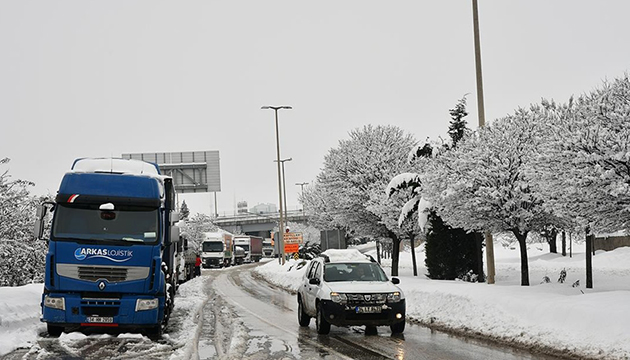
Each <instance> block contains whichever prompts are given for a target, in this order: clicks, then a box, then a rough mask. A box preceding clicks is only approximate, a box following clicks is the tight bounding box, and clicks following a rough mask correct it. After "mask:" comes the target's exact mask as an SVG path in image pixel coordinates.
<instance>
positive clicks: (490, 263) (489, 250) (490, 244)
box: [472, 0, 494, 284]
mask: <svg viewBox="0 0 630 360" xmlns="http://www.w3.org/2000/svg"><path fill="white" fill-rule="evenodd" d="M472 4H473V32H474V37H475V69H476V75H477V116H478V117H479V127H480V128H481V127H484V126H485V125H486V115H485V109H484V105H483V80H482V79H483V77H482V76H481V42H480V41H479V10H478V9H477V0H472ZM485 235H486V263H487V267H488V279H487V280H488V284H494V241H493V239H492V234H491V233H490V231H486V234H485Z"/></svg>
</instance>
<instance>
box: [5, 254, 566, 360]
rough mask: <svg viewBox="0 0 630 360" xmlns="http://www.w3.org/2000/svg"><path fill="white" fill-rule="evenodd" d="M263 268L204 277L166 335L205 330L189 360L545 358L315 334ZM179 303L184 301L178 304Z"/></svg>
mask: <svg viewBox="0 0 630 360" xmlns="http://www.w3.org/2000/svg"><path fill="white" fill-rule="evenodd" d="M256 265H257V264H251V265H242V266H238V267H232V268H228V269H224V270H204V271H203V275H202V277H203V278H202V279H195V280H197V283H198V284H200V285H199V286H200V287H202V289H201V290H202V291H199V292H198V293H199V294H200V295H199V296H200V297H202V299H198V300H199V303H200V304H205V305H203V307H201V305H200V310H199V311H198V312H194V313H193V312H190V311H188V312H186V311H181V312H178V311H176V312H175V314H174V315H173V318H172V319H171V322H170V323H169V328H170V330H169V329H167V333H168V332H169V331H171V333H172V334H175V333H176V332H177V331H178V326H181V324H182V323H185V321H186V320H190V319H192V320H193V323H194V324H196V327H197V329H198V331H197V332H196V333H195V334H194V335H193V336H191V338H190V339H189V340H187V341H188V345H189V346H188V348H190V349H192V350H190V351H187V352H186V353H185V355H183V356H184V357H185V358H186V359H188V358H190V359H265V360H266V359H401V360H402V359H413V360H422V359H432V360H433V359H445V360H446V359H449V360H450V359H467V360H474V359H483V360H486V359H545V360H551V359H555V358H554V357H550V356H545V355H540V354H529V353H527V352H526V351H523V350H517V349H512V348H509V347H504V346H500V345H496V344H494V343H491V342H485V341H480V340H471V339H466V338H462V337H457V336H452V335H448V334H445V333H442V332H439V331H433V330H430V329H428V328H426V327H423V326H419V325H414V324H410V323H408V324H407V327H406V329H405V332H404V334H401V335H392V334H391V332H390V329H389V327H379V328H378V330H377V333H376V334H366V333H365V328H364V327H363V326H353V327H349V328H343V327H335V326H332V328H331V331H330V334H329V335H319V334H317V331H316V330H315V322H314V320H311V325H310V326H309V327H308V328H303V327H300V326H299V325H298V322H297V300H296V296H295V295H292V294H289V293H288V292H286V291H284V290H281V289H279V288H277V287H274V286H272V285H270V284H269V283H267V282H265V281H263V280H261V279H259V278H257V277H254V276H253V275H252V272H251V269H252V268H253V267H255V266H256ZM176 304H177V302H176ZM178 349H179V350H181V344H177V343H175V342H174V341H170V340H169V338H168V337H165V338H164V339H162V340H160V341H157V342H153V341H150V340H149V339H148V338H146V337H137V338H119V337H111V336H99V335H90V336H88V337H85V338H81V339H79V340H77V341H75V342H65V343H63V342H60V341H59V340H58V339H56V338H51V337H48V335H47V334H46V333H43V334H40V338H39V339H38V341H37V343H36V344H35V345H33V347H32V348H30V349H18V350H16V351H14V352H12V353H9V354H6V355H4V356H2V357H0V360H13V359H29V360H30V359H99V360H101V359H133V360H145V359H174V360H178V359H181V358H182V355H180V356H179V357H178V356H177V354H178V353H177V350H178Z"/></svg>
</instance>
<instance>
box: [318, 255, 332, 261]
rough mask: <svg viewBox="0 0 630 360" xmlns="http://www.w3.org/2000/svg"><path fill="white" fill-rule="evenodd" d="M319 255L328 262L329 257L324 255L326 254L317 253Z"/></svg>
mask: <svg viewBox="0 0 630 360" xmlns="http://www.w3.org/2000/svg"><path fill="white" fill-rule="evenodd" d="M319 256H321V257H322V258H323V259H324V262H327V263H329V262H330V257H328V255H326V254H319Z"/></svg>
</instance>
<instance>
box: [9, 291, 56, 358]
mask: <svg viewBox="0 0 630 360" xmlns="http://www.w3.org/2000/svg"><path fill="white" fill-rule="evenodd" d="M43 289H44V286H43V284H31V285H25V286H18V287H0V355H3V354H6V353H8V352H10V351H13V350H14V349H17V348H20V347H30V346H32V345H33V344H34V343H35V340H36V339H37V336H38V334H39V333H40V332H43V331H46V326H45V325H44V324H43V323H41V322H40V321H39V318H40V316H41V308H40V305H39V304H40V303H41V299H42V292H43Z"/></svg>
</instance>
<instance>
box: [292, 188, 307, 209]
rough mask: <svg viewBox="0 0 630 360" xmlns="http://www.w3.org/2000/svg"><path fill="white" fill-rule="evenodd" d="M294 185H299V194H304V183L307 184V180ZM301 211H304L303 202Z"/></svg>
mask: <svg viewBox="0 0 630 360" xmlns="http://www.w3.org/2000/svg"><path fill="white" fill-rule="evenodd" d="M295 185H297V186H299V187H300V194H301V195H304V185H308V183H307V182H301V183H295ZM302 211H304V204H302Z"/></svg>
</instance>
